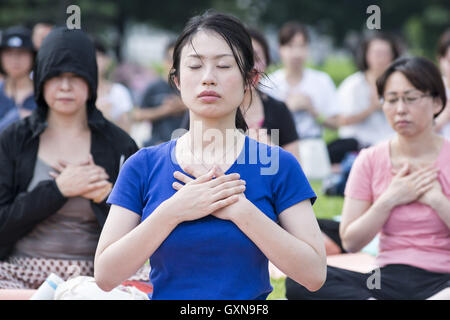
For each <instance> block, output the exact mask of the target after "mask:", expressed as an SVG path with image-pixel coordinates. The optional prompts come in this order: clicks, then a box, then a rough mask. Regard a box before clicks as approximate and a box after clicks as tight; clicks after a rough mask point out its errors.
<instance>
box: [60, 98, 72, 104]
mask: <svg viewBox="0 0 450 320" xmlns="http://www.w3.org/2000/svg"><path fill="white" fill-rule="evenodd" d="M56 100H58V101H61V102H63V103H68V102H72V101H73V100H74V99H72V98H58V99H56Z"/></svg>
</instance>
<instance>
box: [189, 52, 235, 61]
mask: <svg viewBox="0 0 450 320" xmlns="http://www.w3.org/2000/svg"><path fill="white" fill-rule="evenodd" d="M223 57H233V58H234V56H233V55H232V54H231V53H223V54H218V55H215V56H213V57H212V59H214V60H217V59H220V58H223ZM188 58H198V59H204V58H205V56H204V55H201V54H196V53H191V54H189V55H188Z"/></svg>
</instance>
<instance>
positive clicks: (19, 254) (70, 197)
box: [0, 28, 138, 297]
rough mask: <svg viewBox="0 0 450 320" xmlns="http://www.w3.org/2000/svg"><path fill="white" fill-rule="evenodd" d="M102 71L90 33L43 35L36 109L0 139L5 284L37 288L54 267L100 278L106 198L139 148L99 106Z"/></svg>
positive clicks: (0, 247)
mask: <svg viewBox="0 0 450 320" xmlns="http://www.w3.org/2000/svg"><path fill="white" fill-rule="evenodd" d="M97 77H98V74H97V62H96V56H95V48H94V45H93V43H92V42H91V41H90V40H89V38H88V36H87V35H86V34H85V33H84V32H83V31H82V30H76V29H75V30H69V29H66V28H54V29H53V30H52V32H51V33H50V34H49V35H48V36H47V37H46V38H45V39H44V41H43V43H42V46H41V47H40V49H39V52H38V54H37V58H36V63H35V68H34V72H33V84H34V92H35V99H36V104H37V107H36V109H35V110H34V111H33V113H32V114H31V115H30V116H28V117H26V118H25V119H22V120H19V121H16V122H14V123H13V124H11V125H10V126H9V127H8V128H6V129H5V130H4V131H3V132H2V133H1V135H0V260H1V261H0V288H1V289H9V290H11V289H19V290H22V289H37V288H38V287H39V286H40V285H41V284H42V283H43V282H44V281H45V280H46V278H47V277H48V276H49V275H50V274H51V273H55V274H56V275H58V276H59V277H61V278H62V279H63V280H67V279H68V278H69V277H71V276H73V273H74V272H75V271H76V273H78V275H83V276H93V274H94V255H95V250H96V247H97V243H98V239H99V237H100V230H101V228H102V226H103V224H104V222H105V220H106V216H107V214H108V211H109V205H108V204H107V203H106V197H107V195H108V194H109V192H110V190H111V187H112V183H114V182H115V180H116V178H117V175H118V173H119V169H120V166H121V164H122V163H123V161H124V160H125V159H127V158H128V157H129V156H131V155H132V154H133V153H134V152H136V151H137V150H138V148H137V145H136V143H135V142H134V141H133V140H132V139H131V138H130V137H129V136H128V135H127V134H126V133H125V132H124V131H123V130H121V129H120V128H118V127H117V126H115V125H114V124H112V123H111V122H109V121H108V120H106V119H105V118H104V117H103V116H102V114H101V112H100V111H99V110H97V108H96V107H95V101H96V93H97V80H98V78H97ZM5 291H6V292H5ZM11 292H12V291H8V290H4V291H2V290H0V297H4V296H5V295H6V296H8V294H9V293H11Z"/></svg>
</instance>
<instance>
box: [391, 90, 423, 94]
mask: <svg viewBox="0 0 450 320" xmlns="http://www.w3.org/2000/svg"><path fill="white" fill-rule="evenodd" d="M415 91H420V90H418V89H409V90H405V91H399V92H397V91H388V92H386V95H388V94H399V93H405V94H406V93H410V92H415Z"/></svg>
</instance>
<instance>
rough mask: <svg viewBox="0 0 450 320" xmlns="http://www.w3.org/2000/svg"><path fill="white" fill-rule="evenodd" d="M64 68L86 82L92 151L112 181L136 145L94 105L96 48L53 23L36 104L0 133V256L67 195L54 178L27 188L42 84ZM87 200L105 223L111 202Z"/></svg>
mask: <svg viewBox="0 0 450 320" xmlns="http://www.w3.org/2000/svg"><path fill="white" fill-rule="evenodd" d="M63 72H72V73H75V74H77V75H79V76H81V77H83V78H84V79H85V80H86V82H87V83H88V86H89V90H90V92H89V98H88V101H87V115H88V126H89V128H90V130H91V154H92V156H93V158H94V162H95V164H97V165H99V166H101V167H103V168H104V169H105V170H106V172H107V173H108V175H109V177H110V178H109V180H110V181H111V182H112V183H114V182H115V181H116V179H117V176H118V173H119V169H120V165H121V164H122V162H123V161H124V160H125V159H127V158H128V157H129V156H131V155H132V154H133V153H135V152H136V151H137V150H138V147H137V145H136V143H135V142H134V141H133V139H131V138H130V136H129V135H128V134H127V133H125V132H124V131H123V130H122V129H120V128H119V127H117V126H115V125H114V124H112V123H111V122H109V121H108V120H106V119H105V118H104V117H103V115H102V113H101V112H100V111H99V110H98V109H97V108H96V107H95V101H96V98H97V63H96V56H95V48H94V46H93V44H92V42H91V41H90V40H89V38H88V37H87V35H86V34H85V33H84V32H83V31H81V30H68V29H66V28H55V29H54V30H53V31H52V32H51V33H50V34H49V35H48V36H47V37H46V38H45V40H44V42H43V43H42V46H41V48H40V50H39V52H38V54H37V57H36V64H35V68H34V88H35V99H36V102H37V108H36V110H35V111H34V112H33V114H32V115H30V116H29V117H27V118H25V119H23V120H20V121H17V122H15V123H13V124H11V125H10V126H9V127H8V128H6V129H5V130H4V131H3V132H2V134H1V135H0V260H1V259H5V258H6V257H7V256H8V255H9V253H10V252H11V250H12V249H13V247H14V244H15V243H16V242H17V240H19V239H20V238H22V237H23V236H25V235H26V234H27V233H29V232H30V231H31V230H32V229H33V227H34V226H35V225H36V224H38V223H39V222H41V221H42V220H44V219H46V218H47V217H49V216H50V215H52V214H54V213H56V212H57V211H58V210H59V209H60V208H61V207H62V206H63V205H64V204H65V202H66V201H67V198H65V197H64V196H63V195H62V194H61V192H60V191H59V189H58V187H57V185H56V182H55V180H46V181H42V182H40V183H39V184H38V185H37V186H36V187H35V188H34V189H33V190H31V191H29V192H28V191H27V187H28V185H29V183H30V182H31V179H32V177H33V173H34V167H35V163H36V158H37V152H38V148H39V136H40V134H41V133H42V132H43V131H44V130H45V129H46V127H47V113H48V105H47V103H46V102H45V100H44V96H43V85H44V82H45V81H46V80H48V79H49V78H51V77H53V76H56V75H58V74H61V73H63ZM91 205H92V208H93V211H94V214H95V216H96V217H97V220H98V223H99V225H100V226H101V227H102V226H103V224H104V223H105V220H106V217H107V214H108V211H109V205H107V204H106V202H105V201H103V202H102V203H98V204H97V203H94V202H93V201H91Z"/></svg>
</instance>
